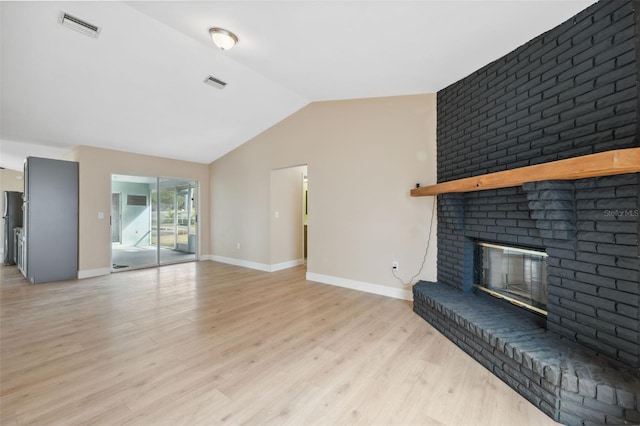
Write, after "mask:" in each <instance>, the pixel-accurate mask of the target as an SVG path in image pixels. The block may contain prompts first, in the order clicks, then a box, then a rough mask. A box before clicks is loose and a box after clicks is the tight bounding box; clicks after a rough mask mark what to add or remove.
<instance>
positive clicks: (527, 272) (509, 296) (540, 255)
mask: <svg viewBox="0 0 640 426" xmlns="http://www.w3.org/2000/svg"><path fill="white" fill-rule="evenodd" d="M473 257H474V274H473V275H474V287H475V288H476V289H478V290H481V291H484V292H487V293H489V294H491V295H492V296H495V297H498V298H501V299H505V300H507V301H509V302H511V303H513V304H515V305H517V306H520V307H523V308H525V309H528V310H530V311H533V312H535V313H537V314H540V315H545V316H546V315H547V263H546V258H547V254H546V253H545V252H543V251H538V250H533V249H526V248H522V247H514V246H506V245H499V244H491V243H486V242H476V244H475V250H474V256H473Z"/></svg>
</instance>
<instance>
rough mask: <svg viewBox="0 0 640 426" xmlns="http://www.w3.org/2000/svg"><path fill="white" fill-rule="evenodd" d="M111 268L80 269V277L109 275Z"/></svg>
mask: <svg viewBox="0 0 640 426" xmlns="http://www.w3.org/2000/svg"><path fill="white" fill-rule="evenodd" d="M110 273H111V268H99V269H85V270H84V271H78V279H79V280H81V279H83V278H91V277H99V276H101V275H109V274H110Z"/></svg>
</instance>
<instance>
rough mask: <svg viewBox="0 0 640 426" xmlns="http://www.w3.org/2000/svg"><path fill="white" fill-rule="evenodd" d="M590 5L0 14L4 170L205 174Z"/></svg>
mask: <svg viewBox="0 0 640 426" xmlns="http://www.w3.org/2000/svg"><path fill="white" fill-rule="evenodd" d="M592 3H594V1H592V0H573V1H511V2H507V1H497V2H493V1H406V2H405V1H330V0H325V1H278V2H276V1H223V2H218V1H209V2H207V1H196V2H185V1H160V2H6V1H3V2H0V13H1V30H0V36H1V39H0V53H1V59H0V60H1V63H0V73H1V75H0V95H1V103H0V108H1V111H0V120H1V121H0V126H1V129H0V143H1V146H0V149H1V151H0V153H1V156H0V165H1V166H3V167H6V168H12V169H19V168H20V167H21V164H22V159H23V158H24V157H25V156H27V155H40V156H45V157H54V158H55V157H59V156H60V155H62V154H64V153H65V152H68V151H69V150H70V149H72V148H73V147H74V146H77V145H89V146H96V147H103V148H109V149H116V150H123V151H129V152H136V153H144V154H150V155H157V156H162V157H169V158H176V159H181V160H188V161H195V162H200V163H210V162H212V161H214V160H215V159H217V158H219V157H220V156H222V155H224V154H225V153H227V152H229V151H230V150H232V149H234V148H235V147H237V146H239V145H241V144H243V143H245V142H246V141H248V140H249V139H251V138H252V137H254V136H256V135H257V134H259V133H260V132H262V131H264V130H266V129H267V128H269V127H271V126H272V125H274V124H276V123H277V122H279V121H280V120H282V119H284V118H285V117H287V116H288V115H290V114H292V113H294V112H295V111H297V110H299V109H300V108H302V107H304V106H305V105H307V104H308V103H310V102H314V101H323V100H333V99H350V98H366V97H378V96H395V95H406V94H418V93H430V92H436V91H438V90H440V89H442V88H444V87H446V86H447V85H449V84H451V83H453V82H455V81H457V80H459V79H461V78H463V77H465V76H466V75H468V74H470V73H472V72H473V71H475V70H476V69H478V68H480V67H482V66H483V65H486V64H487V63H489V62H491V61H493V60H495V59H497V58H499V57H500V56H502V55H504V54H506V53H508V52H509V51H511V50H513V49H515V48H516V47H518V46H520V45H522V44H523V43H525V42H527V41H528V40H530V39H532V38H533V37H535V36H537V35H539V34H541V33H543V32H545V31H547V30H549V29H551V28H553V27H554V26H556V25H558V24H559V23H561V22H563V21H565V20H566V19H568V18H570V17H571V16H573V15H574V14H575V13H577V12H579V11H580V10H582V9H584V8H585V7H587V6H588V5H590V4H592ZM61 10H63V11H65V12H67V13H69V14H71V15H74V16H77V17H79V18H81V19H84V20H86V21H88V22H90V23H92V24H95V25H97V26H99V27H101V33H100V36H99V37H98V38H97V39H92V38H89V37H87V36H84V35H82V34H80V33H77V32H75V31H72V30H69V29H68V28H65V27H62V26H61V25H59V24H58V23H57V18H58V15H59V14H60V11H61ZM213 26H218V27H223V28H227V29H229V30H231V31H233V32H234V33H236V34H237V35H238V37H239V39H240V41H239V43H238V45H237V46H236V47H235V48H234V49H233V50H230V51H224V52H223V51H221V50H219V49H217V48H216V47H215V46H213V44H212V42H211V39H210V38H209V34H208V29H209V28H210V27H213ZM208 75H213V76H215V77H217V78H219V79H221V80H224V81H226V82H227V83H228V85H227V87H226V88H225V89H224V90H217V89H214V88H212V87H209V86H207V85H205V84H204V83H203V80H204V79H205V77H207V76H208Z"/></svg>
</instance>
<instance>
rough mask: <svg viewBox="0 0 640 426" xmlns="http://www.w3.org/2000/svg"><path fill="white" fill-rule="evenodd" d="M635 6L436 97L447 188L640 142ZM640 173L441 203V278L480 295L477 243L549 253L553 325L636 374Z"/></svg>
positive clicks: (565, 30) (558, 33) (587, 13)
mask: <svg viewBox="0 0 640 426" xmlns="http://www.w3.org/2000/svg"><path fill="white" fill-rule="evenodd" d="M639 5H640V2H633V1H600V2H598V3H596V4H594V5H592V6H591V7H589V8H587V9H585V10H584V11H582V12H581V13H579V14H578V15H576V16H575V17H574V18H572V19H570V20H568V21H566V22H565V23H563V24H561V25H559V26H558V27H556V28H554V29H552V30H550V31H548V32H547V33H545V34H543V35H541V36H539V37H537V38H535V39H533V40H531V41H530V42H528V43H527V44H525V45H523V46H521V47H520V48H518V49H516V50H514V51H513V52H511V53H509V54H507V55H506V56H504V57H502V58H500V59H498V60H496V61H494V62H492V63H490V64H489V65H487V66H485V67H483V68H481V69H480V70H478V71H476V72H475V73H473V74H471V75H469V76H468V77H466V78H464V79H463V80H460V81H458V82H457V83H454V84H452V85H451V86H449V87H447V88H445V89H443V90H441V91H440V92H438V130H437V133H438V181H439V182H443V181H449V180H453V179H460V178H465V177H469V176H475V175H480V174H486V173H491V172H495V171H501V170H507V169H511V168H517V167H523V166H528V165H533V164H539V163H543V162H548V161H555V160H559V159H563V158H569V157H576V156H581V155H585V154H591V153H596V152H601V151H607V150H612V149H620V148H630V147H638V146H640V143H639V141H638V120H639V119H638V116H639V115H640V107H639V104H640V97H639V96H638V77H639V74H640V73H639V69H638V68H639V67H638V64H639V62H638V61H639V59H638V57H639V56H640V53H639V50H640V49H639V47H638V46H640V40H639V34H640V31H639V30H638V28H639V27H640V18H639V16H640V11H639V10H638V9H639V7H638V6H639ZM634 6H635V9H634ZM639 176H640V175H639V174H626V175H620V176H609V177H600V178H591V179H581V180H576V181H571V182H536V183H528V184H525V185H523V186H522V187H513V188H504V189H498V190H489V191H479V192H471V193H465V194H443V195H440V196H438V281H439V282H440V283H444V284H448V285H449V286H452V287H456V288H458V289H461V290H463V291H465V292H469V291H471V290H472V288H473V243H474V241H478V240H482V241H489V242H496V243H502V244H512V245H516V246H525V247H531V248H537V249H541V250H544V251H546V252H547V254H548V258H547V272H548V281H549V295H548V307H547V309H548V312H549V314H548V317H547V327H548V329H549V330H550V331H552V332H553V333H556V334H557V335H559V336H562V337H563V338H565V339H567V340H571V341H574V342H578V343H580V344H582V345H583V346H586V347H588V348H592V349H595V350H596V351H598V352H599V353H601V354H604V355H607V356H609V357H611V358H615V359H617V360H619V361H622V362H624V363H626V364H627V365H631V366H634V367H640V345H639V341H640V332H639V329H640V303H639V298H640V290H639V289H638V283H639V282H640V265H639V263H640V262H639V259H640V257H639V254H640V251H639V248H638V236H639V233H640V226H639V223H640V222H639V217H638V209H639V207H640V206H639V198H640V177H639Z"/></svg>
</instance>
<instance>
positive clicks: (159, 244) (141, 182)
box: [111, 174, 198, 271]
mask: <svg viewBox="0 0 640 426" xmlns="http://www.w3.org/2000/svg"><path fill="white" fill-rule="evenodd" d="M197 235H198V221H197V182H196V181H191V180H186V179H171V178H160V177H150V176H131V175H116V174H114V175H112V177H111V259H112V271H120V270H123V269H130V268H141V267H150V266H158V265H164V264H168V263H178V262H190V261H194V260H196V254H197V253H196V250H197Z"/></svg>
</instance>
